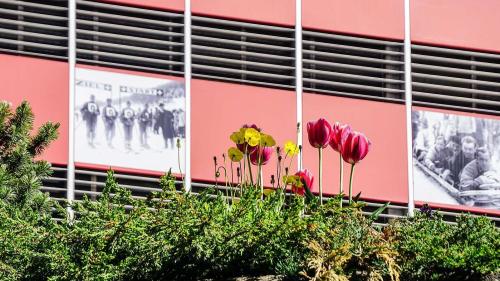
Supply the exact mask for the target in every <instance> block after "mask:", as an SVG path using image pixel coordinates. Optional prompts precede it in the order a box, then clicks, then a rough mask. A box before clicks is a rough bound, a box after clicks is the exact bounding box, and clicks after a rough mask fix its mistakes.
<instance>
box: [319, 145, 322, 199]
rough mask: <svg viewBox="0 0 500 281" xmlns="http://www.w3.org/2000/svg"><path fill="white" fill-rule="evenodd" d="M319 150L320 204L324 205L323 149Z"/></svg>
mask: <svg viewBox="0 0 500 281" xmlns="http://www.w3.org/2000/svg"><path fill="white" fill-rule="evenodd" d="M318 150H319V203H320V205H323V149H322V148H321V147H320V148H318Z"/></svg>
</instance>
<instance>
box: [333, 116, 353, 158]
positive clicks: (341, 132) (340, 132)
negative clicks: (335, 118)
mask: <svg viewBox="0 0 500 281" xmlns="http://www.w3.org/2000/svg"><path fill="white" fill-rule="evenodd" d="M350 133H351V126H349V125H347V124H345V125H340V123H339V122H335V124H333V126H332V137H331V138H330V146H331V147H332V148H333V149H334V150H335V151H337V152H342V145H343V144H344V142H345V140H346V139H347V136H349V134H350Z"/></svg>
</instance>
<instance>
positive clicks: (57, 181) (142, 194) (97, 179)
mask: <svg viewBox="0 0 500 281" xmlns="http://www.w3.org/2000/svg"><path fill="white" fill-rule="evenodd" d="M52 170H53V174H52V176H51V177H49V178H48V179H46V180H44V181H43V187H42V191H44V192H48V193H49V195H50V196H51V197H52V198H54V199H55V200H57V201H59V202H61V203H63V202H65V201H66V196H67V194H66V167H63V166H53V167H52ZM115 178H116V181H117V182H118V184H120V185H121V186H123V187H126V188H128V189H129V190H130V191H131V193H132V196H133V197H134V198H138V199H144V198H147V196H148V194H149V193H150V192H153V191H160V186H159V177H156V176H139V175H131V174H124V173H118V172H116V173H115ZM105 182H106V173H105V172H103V171H95V170H89V169H76V171H75V200H76V201H79V200H82V199H83V197H84V196H85V195H86V196H87V197H88V198H90V199H93V200H95V199H97V198H98V197H99V196H100V195H101V194H102V190H103V188H104V185H105ZM181 184H182V183H181V182H180V181H176V185H177V190H179V191H180V190H181V188H182V187H181V186H182V185H181ZM209 187H213V184H210V183H201V182H193V183H192V193H193V194H196V193H199V192H202V191H203V190H205V189H206V188H209ZM218 188H219V190H220V191H221V192H223V193H225V191H224V188H225V187H224V186H220V185H219V187H218ZM325 199H326V198H325ZM344 203H346V204H347V203H348V201H347V200H344ZM365 203H366V206H365V207H364V208H363V209H362V211H363V213H364V214H365V215H367V216H369V215H371V214H372V212H374V211H375V210H376V209H378V208H379V207H380V206H382V205H383V204H381V203H376V202H365ZM406 212H407V208H406V205H395V204H391V205H389V207H388V208H387V209H386V210H385V211H384V212H383V213H382V214H381V215H380V216H379V218H378V219H377V221H376V222H375V223H374V224H375V225H385V224H387V223H388V222H389V221H390V220H391V219H395V218H400V217H403V216H405V215H406ZM440 213H441V214H442V215H443V216H444V218H445V220H446V221H448V222H451V223H453V222H454V221H456V217H457V216H458V215H459V214H460V212H448V211H440ZM489 218H490V219H491V220H493V221H494V222H495V224H496V225H497V227H500V217H498V216H489Z"/></svg>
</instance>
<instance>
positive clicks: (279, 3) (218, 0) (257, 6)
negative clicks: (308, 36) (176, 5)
mask: <svg viewBox="0 0 500 281" xmlns="http://www.w3.org/2000/svg"><path fill="white" fill-rule="evenodd" d="M191 5H192V12H193V14H199V15H206V16H214V17H223V18H229V19H235V20H247V21H254V22H261V23H270V24H277V25H288V26H290V25H292V26H293V25H295V1H292V0H252V1H249V0H195V1H193V2H192V4H191Z"/></svg>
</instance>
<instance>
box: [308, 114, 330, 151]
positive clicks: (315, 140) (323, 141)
mask: <svg viewBox="0 0 500 281" xmlns="http://www.w3.org/2000/svg"><path fill="white" fill-rule="evenodd" d="M331 134H332V127H331V126H330V123H328V121H326V120H325V119H323V118H320V119H318V120H317V121H316V122H308V123H307V136H308V138H309V143H310V144H311V145H312V146H313V147H315V148H325V147H326V146H327V145H328V143H329V142H330V138H331Z"/></svg>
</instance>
